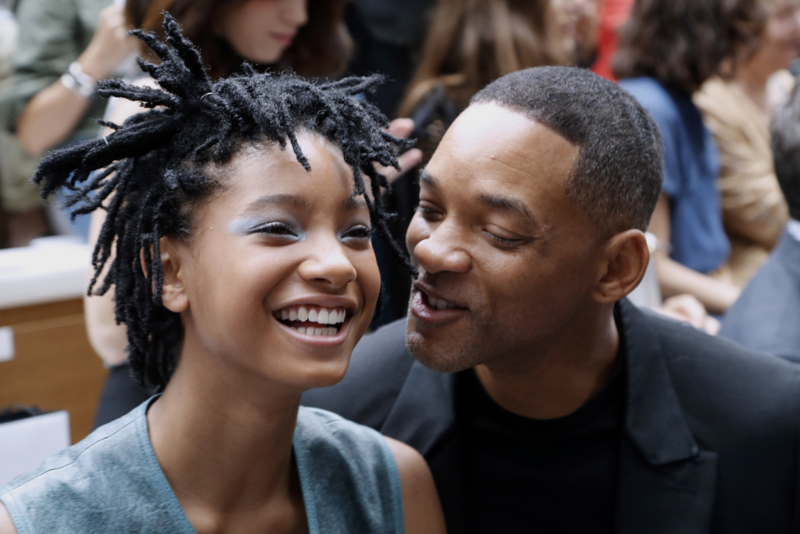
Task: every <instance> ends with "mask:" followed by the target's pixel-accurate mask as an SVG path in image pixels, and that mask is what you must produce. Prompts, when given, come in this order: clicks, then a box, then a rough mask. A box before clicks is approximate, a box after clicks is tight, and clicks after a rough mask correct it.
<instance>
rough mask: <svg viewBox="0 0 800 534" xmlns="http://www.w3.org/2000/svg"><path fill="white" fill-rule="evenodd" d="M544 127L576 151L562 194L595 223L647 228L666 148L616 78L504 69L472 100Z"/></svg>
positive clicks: (576, 71) (618, 228)
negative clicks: (576, 154) (491, 104)
mask: <svg viewBox="0 0 800 534" xmlns="http://www.w3.org/2000/svg"><path fill="white" fill-rule="evenodd" d="M484 102H493V103H496V104H498V105H501V106H503V107H506V108H508V109H511V110H512V111H516V112H519V113H521V114H522V115H524V116H526V117H528V118H529V119H532V120H534V121H536V122H538V123H541V124H543V125H544V126H546V127H548V128H550V129H551V130H553V131H554V132H555V133H557V134H558V135H560V136H561V137H563V138H564V139H566V140H567V141H569V142H570V143H571V144H572V145H574V146H575V147H576V148H577V149H578V157H577V160H576V161H575V163H574V165H573V167H572V173H571V176H570V178H569V180H568V182H567V184H566V193H567V195H568V196H569V197H570V198H572V199H573V200H575V201H576V202H577V203H578V205H579V206H581V207H582V208H583V209H585V210H586V212H587V213H588V214H589V215H590V216H591V217H592V219H593V220H594V221H596V222H597V223H598V225H599V226H600V228H602V229H603V230H604V231H607V232H610V233H617V232H620V231H624V230H627V229H629V228H638V229H640V230H646V229H647V225H648V223H649V221H650V216H651V215H652V213H653V209H654V208H655V205H656V201H657V200H658V195H659V194H660V192H661V182H662V180H663V177H664V147H663V144H662V142H661V135H660V133H659V131H658V126H657V125H656V123H655V121H654V120H653V119H652V117H651V116H650V114H649V113H648V112H647V110H645V109H644V108H643V107H642V106H641V105H640V104H639V103H638V102H637V101H636V99H635V98H633V96H631V95H630V94H629V93H627V92H626V91H625V90H623V89H621V88H620V87H619V86H617V84H615V83H612V82H610V81H608V80H605V79H603V78H601V77H600V76H597V75H596V74H594V73H592V72H590V71H588V70H585V69H578V68H572V67H535V68H532V69H526V70H522V71H518V72H515V73H512V74H508V75H506V76H503V77H502V78H499V79H498V80H496V81H494V82H493V83H491V84H489V85H488V86H486V88H484V89H483V90H481V91H480V92H479V93H478V94H476V95H475V96H474V97H473V98H472V102H471V103H472V104H478V103H484Z"/></svg>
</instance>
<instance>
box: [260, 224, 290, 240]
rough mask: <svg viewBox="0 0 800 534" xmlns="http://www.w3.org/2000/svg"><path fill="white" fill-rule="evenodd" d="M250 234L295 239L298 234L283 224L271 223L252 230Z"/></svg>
mask: <svg viewBox="0 0 800 534" xmlns="http://www.w3.org/2000/svg"><path fill="white" fill-rule="evenodd" d="M252 233H254V234H256V233H258V234H267V235H270V236H279V237H297V235H298V232H297V231H296V230H295V229H294V228H292V227H291V226H289V225H288V224H286V223H283V222H271V223H266V224H262V225H259V226H257V227H255V228H253V231H252Z"/></svg>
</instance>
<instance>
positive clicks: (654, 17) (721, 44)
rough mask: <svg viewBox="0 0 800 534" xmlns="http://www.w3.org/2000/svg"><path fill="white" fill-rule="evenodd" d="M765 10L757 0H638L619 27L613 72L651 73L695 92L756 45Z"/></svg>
mask: <svg viewBox="0 0 800 534" xmlns="http://www.w3.org/2000/svg"><path fill="white" fill-rule="evenodd" d="M765 16H766V14H765V12H764V10H763V7H762V6H761V2H760V1H759V0H637V2H636V4H635V5H634V7H633V12H632V14H631V18H630V19H629V20H628V22H626V23H625V24H624V25H623V27H622V28H621V29H620V34H619V49H618V51H617V54H616V56H615V57H614V60H613V62H612V68H613V71H614V76H616V77H618V78H632V77H634V76H650V77H652V78H655V79H656V80H658V81H659V82H661V83H662V84H664V85H665V86H667V87H670V88H672V89H677V90H680V91H683V92H685V93H689V94H691V93H693V92H694V91H696V90H697V89H698V88H699V87H700V86H701V85H702V84H703V82H705V81H706V80H707V79H709V78H711V77H712V76H714V75H719V76H723V77H728V76H730V74H731V73H732V71H733V68H734V64H735V61H736V59H737V57H743V56H744V55H746V53H747V51H749V50H752V49H754V48H755V47H756V46H757V45H758V37H759V35H760V34H761V31H762V28H763V26H764V20H765Z"/></svg>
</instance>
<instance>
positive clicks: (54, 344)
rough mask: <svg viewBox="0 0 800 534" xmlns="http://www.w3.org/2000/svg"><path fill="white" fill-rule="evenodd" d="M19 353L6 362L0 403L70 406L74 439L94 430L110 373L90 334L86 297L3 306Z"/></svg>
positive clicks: (1, 319)
mask: <svg viewBox="0 0 800 534" xmlns="http://www.w3.org/2000/svg"><path fill="white" fill-rule="evenodd" d="M0 326H11V327H12V329H13V331H14V345H15V353H16V354H15V356H14V359H12V360H11V361H5V362H0V408H3V407H5V406H7V405H9V404H12V403H24V404H32V405H34V406H38V407H39V408H40V409H42V410H44V411H51V410H67V411H69V417H70V427H71V431H72V442H73V443H76V442H78V441H80V440H81V439H83V438H84V437H86V436H87V435H88V434H89V432H91V429H92V421H93V419H94V413H95V410H96V407H97V399H98V398H99V396H100V390H101V389H102V386H103V381H104V380H105V377H106V370H105V368H104V367H103V364H102V362H101V361H100V358H99V357H98V356H97V355H96V354H95V353H94V351H93V350H92V347H91V345H89V340H88V338H87V337H86V326H85V323H84V318H83V302H82V301H81V299H75V300H67V301H61V302H52V303H47V304H37V305H33V306H24V307H19V308H11V309H0Z"/></svg>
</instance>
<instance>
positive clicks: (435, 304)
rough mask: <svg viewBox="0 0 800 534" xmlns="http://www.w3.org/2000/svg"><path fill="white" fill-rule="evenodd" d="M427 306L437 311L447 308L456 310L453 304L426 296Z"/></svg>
mask: <svg viewBox="0 0 800 534" xmlns="http://www.w3.org/2000/svg"><path fill="white" fill-rule="evenodd" d="M428 304H430V305H431V308H436V309H437V310H446V309H447V308H457V306H456V305H455V304H452V303H450V302H447V301H446V300H443V299H437V298H433V297H432V296H430V295H428Z"/></svg>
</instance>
